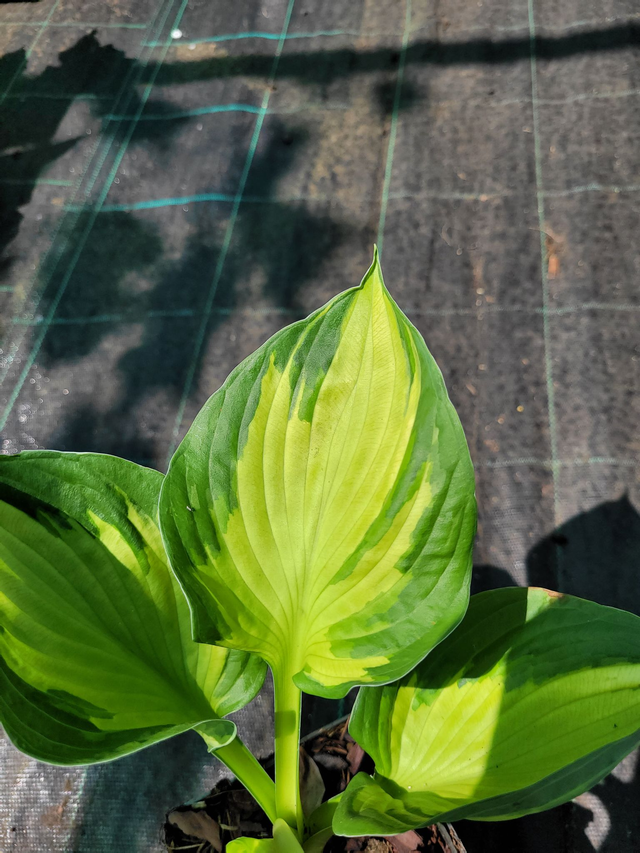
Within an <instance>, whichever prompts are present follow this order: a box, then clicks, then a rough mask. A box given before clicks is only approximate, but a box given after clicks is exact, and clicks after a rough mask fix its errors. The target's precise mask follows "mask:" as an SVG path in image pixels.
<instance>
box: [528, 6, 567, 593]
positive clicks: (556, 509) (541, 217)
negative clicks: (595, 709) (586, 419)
mask: <svg viewBox="0 0 640 853" xmlns="http://www.w3.org/2000/svg"><path fill="white" fill-rule="evenodd" d="M527 8H528V16H529V45H530V67H531V98H532V110H533V146H534V160H535V179H536V199H537V207H538V228H539V230H540V267H541V275H542V329H543V340H544V363H545V375H546V388H547V416H548V420H549V439H550V444H551V473H552V481H553V514H554V523H555V525H556V526H557V525H558V524H559V523H560V506H559V499H558V489H559V485H560V469H559V466H558V461H557V460H558V436H557V430H556V408H555V391H554V387H553V362H552V360H551V324H550V320H549V280H548V275H547V252H546V245H545V233H544V232H545V207H544V194H543V176H542V147H541V142H540V117H539V114H538V106H537V100H538V76H537V73H538V69H537V62H536V25H535V18H534V12H533V0H527ZM557 580H558V586H559V588H560V590H562V589H563V587H564V583H563V580H564V578H563V572H562V567H561V564H560V562H559V563H558V578H557Z"/></svg>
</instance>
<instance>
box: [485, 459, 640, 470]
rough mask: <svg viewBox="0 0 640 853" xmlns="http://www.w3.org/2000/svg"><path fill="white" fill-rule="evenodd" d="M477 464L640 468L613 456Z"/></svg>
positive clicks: (636, 462)
mask: <svg viewBox="0 0 640 853" xmlns="http://www.w3.org/2000/svg"><path fill="white" fill-rule="evenodd" d="M476 464H479V465H480V466H481V467H482V468H515V467H518V466H520V465H529V466H531V467H540V468H547V469H549V470H552V469H553V467H554V466H556V467H559V468H579V467H581V466H585V467H587V466H590V465H612V466H616V467H618V466H620V467H623V468H636V467H638V466H640V459H616V457H615V456H589V457H588V458H586V459H579V458H578V459H556V460H555V461H554V460H552V459H537V458H535V457H526V456H525V457H523V458H520V459H486V460H484V461H481V462H479V463H476Z"/></svg>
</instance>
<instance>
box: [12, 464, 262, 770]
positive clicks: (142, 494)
mask: <svg viewBox="0 0 640 853" xmlns="http://www.w3.org/2000/svg"><path fill="white" fill-rule="evenodd" d="M162 480H163V477H162V475H161V474H159V473H158V472H157V471H151V470H150V469H147V468H141V467H139V466H137V465H133V464H132V463H130V462H126V461H125V460H123V459H117V458H115V457H111V456H100V455H97V454H88V453H85V454H72V453H55V452H46V451H32V452H27V453H21V454H20V455H18V456H3V457H0V721H1V722H2V723H3V725H4V726H5V729H6V730H7V733H8V734H9V736H10V738H11V739H12V740H13V742H14V743H15V744H16V746H18V747H19V748H20V749H21V750H23V752H26V753H28V754H29V755H32V756H34V757H35V758H38V759H41V760H43V761H49V762H52V763H55V764H85V763H90V762H94V761H100V760H104V759H108V758H115V757H116V756H119V755H124V754H125V753H128V752H131V751H133V750H135V749H139V748H140V747H143V746H146V745H148V744H150V743H153V742H154V741H157V740H161V739H163V738H166V737H169V736H170V735H172V734H176V733H177V732H180V731H184V730H185V729H189V728H191V727H193V726H194V725H195V724H198V723H201V722H202V721H205V720H208V721H213V722H212V723H211V724H210V726H209V728H208V738H209V742H210V744H211V743H213V741H214V740H215V739H217V740H218V741H219V744H220V745H224V744H225V743H228V742H229V740H231V739H233V737H234V736H235V726H234V724H233V723H232V722H231V721H229V720H219V719H217V717H219V716H222V715H224V714H228V713H229V712H231V711H234V710H235V709H237V708H239V707H241V706H242V705H244V704H245V703H246V702H248V701H249V700H250V699H251V698H252V697H253V696H254V695H255V693H256V691H257V690H258V689H259V687H260V684H261V683H262V679H263V676H264V664H263V663H262V661H260V660H259V659H258V658H255V657H253V658H252V657H250V656H249V655H247V654H245V653H242V652H231V653H230V652H228V651H227V650H226V649H220V648H214V647H211V646H198V645H197V644H196V643H194V642H193V641H192V639H191V630H190V620H189V612H188V605H187V602H186V600H185V598H184V596H183V595H182V592H181V590H180V588H179V586H178V583H177V581H176V580H175V578H174V577H173V574H172V573H171V571H170V569H169V567H168V565H167V559H166V554H165V552H164V549H163V546H162V541H161V538H160V532H159V530H158V526H157V520H156V513H157V501H158V494H159V491H160V485H161V483H162Z"/></svg>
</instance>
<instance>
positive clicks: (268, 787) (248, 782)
mask: <svg viewBox="0 0 640 853" xmlns="http://www.w3.org/2000/svg"><path fill="white" fill-rule="evenodd" d="M196 731H197V732H198V734H199V735H200V736H201V737H202V738H203V739H204V742H205V743H206V744H207V747H210V742H209V740H208V738H207V735H206V734H205V733H204V732H202V731H199V730H198V729H196ZM209 752H211V753H212V755H215V756H216V758H219V759H220V761H222V762H223V764H226V765H227V767H228V768H229V770H231V772H232V773H233V775H234V776H235V777H236V779H238V780H239V781H240V782H242V784H243V785H244V787H245V788H246V789H247V791H249V793H250V794H251V796H252V797H253V798H254V799H255V800H256V802H257V803H258V805H259V806H260V808H261V809H262V810H263V811H264V812H265V814H266V815H267V817H268V818H269V820H270V821H271V822H272V823H273V822H274V821H275V820H276V817H277V811H276V791H275V786H274V784H273V779H272V778H271V777H270V776H269V774H268V773H267V771H266V770H265V769H264V767H263V766H262V765H261V764H260V762H259V761H258V760H257V758H255V757H254V756H253V755H252V753H251V752H249V750H248V749H247V747H246V746H245V745H244V744H243V742H242V741H241V740H240V738H239V737H235V738H234V739H233V740H232V741H231V743H228V744H227V745H226V746H220V747H216V748H210V749H209Z"/></svg>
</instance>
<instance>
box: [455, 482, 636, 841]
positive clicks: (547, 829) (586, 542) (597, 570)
mask: <svg viewBox="0 0 640 853" xmlns="http://www.w3.org/2000/svg"><path fill="white" fill-rule="evenodd" d="M639 565H640V515H639V514H638V512H637V511H636V509H635V507H634V506H633V504H632V503H631V501H630V500H629V497H628V496H627V495H623V496H622V497H621V498H620V499H619V500H616V501H608V502H606V503H603V504H600V505H599V506H597V507H595V508H594V509H592V510H590V511H589V512H584V513H581V514H580V515H577V516H575V517H574V518H571V519H569V521H567V522H566V523H565V524H563V525H562V526H561V527H559V528H558V529H557V530H556V531H554V532H553V533H552V534H551V535H549V536H547V537H546V538H545V539H543V540H542V541H541V542H539V543H538V544H537V545H536V546H534V547H533V548H532V549H531V551H530V552H529V554H528V557H527V583H528V584H529V585H530V586H543V587H547V588H549V589H557V588H560V589H561V590H562V591H563V592H565V593H568V594H570V595H577V596H580V597H581V598H588V599H591V600H593V601H597V602H598V603H599V604H606V605H608V606H610V607H618V608H621V609H623V610H629V611H631V612H632V613H635V614H636V615H638V616H640V575H639V573H638V566H639ZM502 586H514V583H513V581H512V579H511V578H510V576H509V575H508V574H507V572H505V571H503V570H502V569H498V568H496V567H495V566H477V567H475V569H474V578H473V586H472V591H473V592H481V591H483V590H485V589H495V588H496V587H502ZM592 794H595V796H596V797H597V799H598V800H599V801H600V803H599V804H598V802H597V800H594V801H593V802H594V805H595V807H596V808H597V812H598V813H597V814H592V813H591V812H590V811H589V809H588V808H586V807H582V806H579V805H576V804H572V803H568V804H566V805H564V806H560V807H558V808H556V809H552V810H551V811H549V812H545V813H543V814H540V815H532V816H530V817H526V818H520V819H519V820H515V821H505V822H499V823H474V822H472V821H463V822H461V823H460V824H459V826H458V830H459V834H460V837H461V838H462V840H463V841H464V842H465V845H466V846H467V848H468V853H484V851H487V850H496V851H501V853H502V851H504V853H512V851H513V853H515V851H518V850H520V849H525V847H527V849H529V848H528V846H527V845H526V844H525V843H524V841H525V839H527V840H530V839H532V838H535V839H539V842H540V846H539V849H540V850H541V851H542V850H561V849H565V848H566V844H562V841H563V839H564V838H565V837H566V839H567V841H568V840H569V839H570V840H571V843H572V844H573V846H572V847H571V848H570V849H571V850H572V851H574V852H575V853H593V850H594V849H597V850H598V853H614V851H617V850H620V849H626V845H628V843H629V838H637V837H638V835H639V834H640V816H639V814H638V808H637V803H638V801H639V800H640V775H638V774H637V773H635V772H634V764H633V763H632V762H629V763H628V766H626V767H625V769H624V770H621V771H619V772H614V773H612V774H610V775H609V776H607V778H606V779H604V780H603V781H602V782H601V783H600V784H599V785H597V786H596V787H595V788H594V789H593V790H592ZM594 820H595V821H596V823H595V824H594V825H593V826H591V827H590V828H589V825H590V824H591V823H592V821H594ZM587 830H588V832H589V835H591V837H593V838H596V837H599V838H601V841H600V843H599V846H597V848H594V846H593V845H592V844H591V842H590V841H589V838H588V836H587V835H586V834H585V831H587ZM578 844H581V846H577V845H578Z"/></svg>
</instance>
